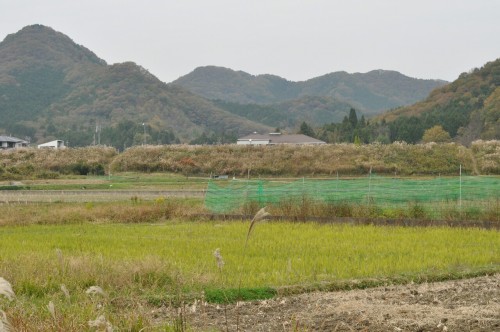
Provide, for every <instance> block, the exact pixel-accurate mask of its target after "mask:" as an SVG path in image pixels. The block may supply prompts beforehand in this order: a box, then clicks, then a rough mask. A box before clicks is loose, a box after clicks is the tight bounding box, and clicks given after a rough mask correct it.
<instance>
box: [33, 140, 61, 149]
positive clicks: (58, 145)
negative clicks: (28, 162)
mask: <svg viewBox="0 0 500 332" xmlns="http://www.w3.org/2000/svg"><path fill="white" fill-rule="evenodd" d="M38 148H39V149H65V148H66V145H64V141H61V140H59V139H58V140H55V141H51V142H47V143H43V144H39V145H38Z"/></svg>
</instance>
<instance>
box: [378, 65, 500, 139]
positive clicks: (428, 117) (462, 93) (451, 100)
mask: <svg viewBox="0 0 500 332" xmlns="http://www.w3.org/2000/svg"><path fill="white" fill-rule="evenodd" d="M378 120H380V121H384V122H387V123H388V125H389V128H390V136H391V137H390V139H391V140H405V141H407V142H413V141H418V140H419V139H420V138H421V137H422V135H423V133H424V131H425V130H427V129H429V128H431V127H433V126H436V125H439V126H441V127H442V128H443V129H444V130H445V131H446V132H448V133H449V134H450V136H451V137H452V138H454V139H455V140H456V141H458V142H461V143H463V144H469V143H470V142H472V141H473V140H475V139H500V58H499V59H497V60H495V61H492V62H489V63H487V64H486V65H484V66H483V67H482V68H480V69H478V68H476V69H474V70H471V71H470V72H468V73H463V74H461V75H460V77H459V78H458V79H457V80H455V81H454V82H452V83H450V84H448V85H446V86H444V87H441V88H439V89H436V90H434V91H433V92H432V93H431V94H430V95H429V97H428V98H427V99H425V100H424V101H421V102H418V103H416V104H414V105H412V106H409V107H403V108H399V109H396V110H393V111H391V112H387V113H385V114H383V115H382V116H380V118H379V119H378Z"/></svg>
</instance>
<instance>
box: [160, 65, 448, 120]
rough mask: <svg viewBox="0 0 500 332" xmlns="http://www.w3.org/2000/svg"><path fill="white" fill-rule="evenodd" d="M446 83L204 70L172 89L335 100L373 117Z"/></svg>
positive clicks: (215, 95)
mask: <svg viewBox="0 0 500 332" xmlns="http://www.w3.org/2000/svg"><path fill="white" fill-rule="evenodd" d="M446 83H447V82H446V81H443V80H422V79H414V78H411V77H408V76H405V75H403V74H401V73H399V72H397V71H393V70H372V71H369V72H367V73H353V74H349V73H347V72H345V71H339V72H333V73H328V74H325V75H322V76H318V77H315V78H311V79H308V80H305V81H297V82H294V81H289V80H287V79H285V78H282V77H279V76H276V75H271V74H260V75H251V74H249V73H246V72H243V71H236V70H232V69H229V68H225V67H217V66H203V67H198V68H195V69H194V70H193V71H192V72H191V73H188V74H187V75H185V76H182V77H180V78H178V79H177V80H174V81H173V82H171V83H170V84H174V85H180V86H182V87H184V88H187V89H189V90H191V91H193V92H194V93H196V94H199V95H201V96H203V97H205V98H208V99H219V100H224V101H228V102H235V103H242V104H245V103H247V104H248V103H256V104H260V105H262V104H272V103H281V102H286V101H289V100H292V99H298V98H301V97H304V96H317V97H332V98H336V99H338V100H339V101H342V102H346V103H349V104H351V105H353V106H354V107H356V108H357V109H359V110H360V111H364V112H367V113H370V114H374V113H380V112H381V111H383V110H387V109H391V108H395V107H399V106H403V105H408V104H412V103H413V102H416V101H419V100H421V99H423V98H425V97H427V95H428V94H429V93H430V92H431V91H432V90H433V89H434V88H436V87H439V86H442V85H444V84H446Z"/></svg>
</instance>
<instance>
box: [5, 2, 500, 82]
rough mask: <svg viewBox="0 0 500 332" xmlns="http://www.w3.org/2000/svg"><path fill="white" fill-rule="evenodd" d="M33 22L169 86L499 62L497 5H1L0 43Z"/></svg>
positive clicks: (450, 76)
mask: <svg viewBox="0 0 500 332" xmlns="http://www.w3.org/2000/svg"><path fill="white" fill-rule="evenodd" d="M31 24H43V25H46V26H50V27H52V28H53V29H55V30H57V31H60V32H62V33H64V34H66V35H68V36H69V37H70V38H71V39H73V41H75V42H76V43H77V44H81V45H83V46H85V47H87V48H89V49H90V50H92V51H93V52H94V53H96V55H97V56H99V57H100V58H102V59H104V60H105V61H106V62H107V63H109V64H112V63H117V62H124V61H134V62H135V63H137V64H139V65H141V66H143V67H144V68H146V69H147V70H149V71H150V72H151V73H152V74H154V75H155V76H157V77H158V78H160V79H161V80H162V81H164V82H171V81H173V80H175V79H177V78H178V77H180V76H183V75H186V74H188V73H189V72H191V71H192V70H194V69H195V68H196V67H199V66H205V65H216V66H223V67H228V68H231V69H234V70H242V71H245V72H248V73H250V74H253V75H258V74H275V75H278V76H281V77H283V78H286V79H288V80H291V81H302V80H306V79H309V78H313V77H317V76H320V75H324V74H326V73H330V72H335V71H347V72H350V73H353V72H367V71H370V70H374V69H387V70H397V71H400V72H402V73H403V74H405V75H408V76H411V77H416V78H432V79H445V80H448V81H452V80H454V79H456V78H457V77H458V76H459V75H460V73H462V72H464V71H468V70H470V69H472V68H474V67H481V66H482V65H484V64H485V63H486V62H488V61H493V60H495V59H497V58H499V57H500V0H412V1H406V0H177V1H173V0H142V1H132V0H82V1H73V0H44V1H41V0H0V39H1V40H3V39H4V38H5V36H6V35H8V34H11V33H15V32H17V31H19V30H20V29H21V28H23V27H24V26H26V25H31Z"/></svg>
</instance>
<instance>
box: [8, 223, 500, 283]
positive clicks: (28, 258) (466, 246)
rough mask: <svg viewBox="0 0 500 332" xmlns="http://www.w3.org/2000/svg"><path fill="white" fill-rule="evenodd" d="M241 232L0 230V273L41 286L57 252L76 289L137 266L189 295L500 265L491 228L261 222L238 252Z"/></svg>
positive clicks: (215, 226)
mask: <svg viewBox="0 0 500 332" xmlns="http://www.w3.org/2000/svg"><path fill="white" fill-rule="evenodd" d="M247 227H248V224H246V223H243V222H226V223H214V222H168V223H161V224H89V223H83V224H77V225H31V226H23V227H10V226H9V227H3V228H2V229H1V233H0V252H1V253H2V256H1V269H0V271H1V272H2V275H3V276H6V277H8V278H10V279H11V280H12V282H13V283H14V285H15V284H16V282H18V281H19V280H21V281H23V280H24V279H26V280H29V281H30V282H35V283H36V282H40V283H41V284H44V283H46V282H47V281H48V280H54V278H55V276H54V271H56V270H58V269H59V268H60V265H61V262H60V261H59V260H58V256H57V255H56V249H60V250H61V253H62V256H63V257H64V259H65V261H64V264H63V265H64V273H63V275H61V276H60V278H61V279H60V280H59V281H60V282H61V283H66V284H72V282H74V284H73V286H74V287H78V286H80V287H83V286H85V283H86V282H87V281H88V280H89V279H92V281H94V282H95V283H97V284H99V285H101V286H105V287H106V288H109V289H110V290H113V289H115V288H119V289H120V288H122V287H123V286H126V287H132V286H133V285H134V283H135V281H134V278H135V277H134V275H135V274H137V273H138V274H139V275H140V274H141V273H142V272H143V271H141V270H142V269H146V270H150V271H149V272H148V273H150V272H154V274H158V275H165V276H166V275H170V277H171V278H172V280H173V279H174V276H175V277H176V278H179V280H178V281H180V282H182V285H183V287H184V288H186V289H190V290H195V291H196V290H199V289H202V288H204V287H207V286H220V287H222V286H225V287H235V286H237V285H238V282H239V280H240V278H241V280H242V286H245V287H260V286H285V285H295V284H307V283H314V282H321V281H335V280H342V279H354V278H355V279H360V278H384V277H393V276H397V275H401V274H404V275H409V276H411V275H414V276H418V275H425V274H430V275H432V274H435V273H447V272H454V271H455V272H456V271H459V270H461V269H472V270H474V269H481V268H485V267H488V268H491V269H495V268H499V266H498V265H499V264H500V236H499V233H498V231H487V230H480V229H460V228H453V229H452V228H399V227H374V226H361V227H359V226H358V227H354V226H348V225H318V224H303V223H288V222H279V223H265V224H261V225H258V226H257V228H256V229H255V230H254V233H253V234H252V236H251V238H250V241H249V245H248V246H247V248H246V250H245V251H244V242H245V236H246V229H247ZM216 248H220V251H221V254H222V256H223V258H224V261H225V266H224V268H223V270H222V273H220V272H219V271H218V269H217V266H216V264H215V259H214V257H213V255H212V254H213V251H214V250H215V249H216ZM27 263H28V264H27ZM83 264H84V265H85V267H84V266H83ZM145 265H150V266H149V267H146V266H145ZM134 273H135V274H134ZM117 275H121V276H120V277H119V278H118V279H116V276H117ZM64 278H69V279H68V280H70V281H72V282H68V281H65V280H64Z"/></svg>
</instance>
